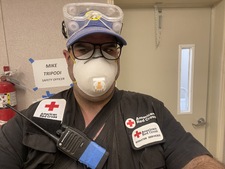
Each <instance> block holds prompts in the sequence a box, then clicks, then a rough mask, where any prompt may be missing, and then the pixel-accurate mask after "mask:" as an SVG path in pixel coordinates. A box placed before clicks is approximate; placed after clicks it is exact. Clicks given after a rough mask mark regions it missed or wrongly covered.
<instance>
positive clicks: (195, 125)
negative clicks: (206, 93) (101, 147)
mask: <svg viewBox="0 0 225 169" xmlns="http://www.w3.org/2000/svg"><path fill="white" fill-rule="evenodd" d="M205 125H206V121H205V119H204V118H202V117H201V118H200V119H198V121H197V124H195V123H192V126H193V127H194V128H197V127H202V126H205Z"/></svg>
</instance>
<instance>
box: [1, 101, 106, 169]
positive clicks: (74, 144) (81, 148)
mask: <svg viewBox="0 0 225 169" xmlns="http://www.w3.org/2000/svg"><path fill="white" fill-rule="evenodd" d="M5 106H7V107H8V108H10V109H12V110H13V111H15V112H16V113H17V114H19V115H20V116H22V117H23V118H25V119H26V120H28V121H29V122H30V123H32V124H33V125H35V126H36V127H37V128H39V129H40V130H41V131H42V132H44V133H45V134H46V135H47V136H48V137H50V138H51V139H53V140H54V141H55V143H56V146H57V148H58V149H59V150H60V151H61V152H62V153H64V154H66V155H67V156H68V157H70V158H72V159H74V160H77V161H79V162H80V163H82V164H84V165H86V166H87V167H89V168H91V169H102V168H103V166H104V164H105V162H106V160H107V159H108V156H109V153H108V152H107V151H106V150H105V149H104V148H103V147H101V146H99V145H98V144H97V143H95V142H94V141H92V140H91V139H89V138H88V137H87V136H86V135H85V134H84V133H82V132H81V131H79V130H77V129H75V128H71V127H64V131H62V132H61V133H60V134H59V135H60V137H59V138H58V137H56V136H54V135H52V134H51V133H49V132H48V131H46V130H45V129H43V128H42V127H41V126H39V125H38V124H37V123H35V122H34V121H32V120H31V119H29V118H28V117H26V116H25V115H23V114H22V113H21V112H19V111H18V110H16V109H15V108H13V107H12V106H10V105H9V104H6V105H5Z"/></svg>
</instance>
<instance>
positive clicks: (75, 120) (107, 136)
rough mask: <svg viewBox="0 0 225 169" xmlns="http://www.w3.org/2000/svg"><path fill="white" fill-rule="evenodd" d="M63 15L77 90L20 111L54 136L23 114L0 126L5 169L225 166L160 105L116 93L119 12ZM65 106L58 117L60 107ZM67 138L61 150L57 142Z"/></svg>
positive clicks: (92, 8) (103, 9) (101, 9)
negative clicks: (26, 118) (57, 109)
mask: <svg viewBox="0 0 225 169" xmlns="http://www.w3.org/2000/svg"><path fill="white" fill-rule="evenodd" d="M63 11H64V17H65V18H64V24H63V26H64V29H63V33H64V35H65V36H67V37H68V41H67V48H68V50H64V51H63V54H64V56H65V59H66V62H67V64H68V72H69V75H70V78H71V80H72V81H73V82H74V86H73V88H71V89H69V90H66V91H62V92H60V93H58V94H56V95H54V96H53V97H51V98H49V99H46V100H43V101H41V102H37V103H35V104H33V105H31V106H30V107H29V108H28V109H26V110H24V111H23V112H22V113H23V115H25V116H26V117H28V118H29V119H31V120H32V121H33V122H35V123H36V124H38V125H39V126H41V127H42V128H43V129H44V130H46V131H47V132H49V133H51V135H52V136H47V135H46V133H43V131H42V130H39V129H38V128H37V126H35V125H34V124H31V123H30V122H28V121H27V120H25V119H24V118H23V117H21V116H19V115H16V116H15V118H13V119H12V120H10V121H9V122H8V123H7V124H5V125H4V126H2V128H1V132H0V157H1V158H0V168H2V169H21V168H26V169H34V168H35V169H50V168H51V169H56V168H60V169H61V168H63V169H72V168H74V169H83V168H87V166H88V167H90V168H104V169H106V168H110V169H128V168H129V169H156V168H168V169H180V168H184V169H194V168H198V169H201V168H202V169H203V168H204V169H214V168H216V169H222V168H224V166H223V165H222V164H220V163H219V162H217V161H216V160H214V159H213V158H212V157H211V155H210V153H209V152H208V151H207V150H206V149H205V148H204V147H203V146H202V145H201V144H200V143H199V142H198V141H197V140H196V139H194V138H193V137H192V135H191V134H189V133H186V132H185V131H184V129H183V127H182V126H181V125H180V124H179V123H178V122H177V121H176V120H175V119H174V118H173V117H172V115H171V113H170V112H169V111H168V110H167V109H166V108H165V107H164V105H163V103H162V102H160V101H158V100H157V99H155V98H152V97H151V96H147V95H143V94H139V93H134V92H127V91H121V90H118V89H117V88H115V81H116V79H117V78H118V76H119V68H120V65H119V57H120V55H121V50H122V47H123V46H124V45H126V41H125V40H124V39H123V38H122V37H121V36H120V31H121V28H122V19H123V13H122V11H121V9H120V8H118V7H117V6H114V5H107V4H98V3H75V4H68V5H66V6H65V7H64V9H63ZM49 101H50V103H51V104H45V103H47V102H49ZM43 105H45V106H43ZM43 107H44V108H43ZM61 107H64V108H63V111H60V112H58V113H59V114H60V113H61V115H62V116H59V114H56V112H55V110H56V109H55V108H61ZM45 109H48V110H45ZM50 112H51V113H50ZM65 126H66V127H65ZM68 127H69V129H72V130H73V131H76V132H75V133H76V134H75V135H76V138H72V139H68V137H67V135H69V134H71V133H73V131H72V130H70V131H69V132H65V131H67V130H66V129H68ZM64 130H65V131H64ZM64 133H66V134H65V135H64V136H65V137H63V139H61V140H60V141H59V142H58V143H57V147H58V148H57V147H56V143H55V142H54V141H56V142H57V140H58V138H60V136H63V134H64ZM77 138H78V139H77ZM82 139H83V140H84V141H81V142H82V143H81V144H78V143H79V142H80V140H82ZM87 140H89V141H87ZM92 140H93V141H92ZM86 143H87V144H88V146H87V147H86ZM92 144H94V146H92ZM63 145H68V147H63ZM71 145H72V146H71ZM77 145H78V146H77ZM89 145H91V150H90V149H89V148H90V147H89ZM74 147H75V148H74ZM64 148H65V149H64ZM58 149H60V151H59V150H58ZM73 149H76V150H73ZM67 150H68V151H67ZM78 150H79V151H78ZM70 152H74V153H70ZM84 156H85V157H84ZM73 157H76V158H75V159H76V160H74V158H73ZM86 157H87V158H86Z"/></svg>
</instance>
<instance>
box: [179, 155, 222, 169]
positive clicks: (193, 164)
mask: <svg viewBox="0 0 225 169" xmlns="http://www.w3.org/2000/svg"><path fill="white" fill-rule="evenodd" d="M183 169H225V165H224V164H222V163H220V162H219V161H217V160H215V159H213V158H212V157H210V156H207V155H203V156H199V157H196V158H194V159H193V160H191V161H190V162H189V163H188V164H187V165H186V166H184V168H183Z"/></svg>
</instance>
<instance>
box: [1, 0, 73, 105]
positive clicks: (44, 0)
mask: <svg viewBox="0 0 225 169" xmlns="http://www.w3.org/2000/svg"><path fill="white" fill-rule="evenodd" d="M68 2H73V1H72V0H70V1H69V0H35V1H31V0H20V1H18V0H2V8H3V14H4V18H3V19H4V25H5V34H6V40H7V46H8V55H9V63H10V67H11V69H13V70H17V75H16V76H15V78H16V79H17V80H19V81H20V83H21V84H22V85H24V86H26V90H24V89H20V88H18V90H17V100H18V108H19V109H23V108H26V107H27V106H28V105H30V104H31V103H32V102H34V101H36V100H38V99H40V98H41V97H42V95H45V94H46V91H50V93H56V92H57V91H60V90H62V89H64V87H62V88H59V87H54V88H51V89H39V90H37V91H36V92H34V91H33V88H34V87H35V83H34V77H33V70H32V65H31V63H30V62H29V61H28V60H29V58H32V59H34V60H42V59H55V58H62V57H64V56H63V54H62V50H63V49H64V48H65V43H66V41H65V40H64V37H63V35H62V34H61V22H62V20H63V14H62V7H63V5H64V4H66V3H68ZM0 31H2V30H1V29H0ZM1 43H2V42H1ZM1 50H2V49H1ZM4 53H5V52H4V51H3V54H4ZM65 88H68V87H67V86H66V87H65Z"/></svg>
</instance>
